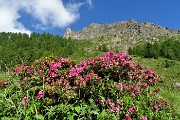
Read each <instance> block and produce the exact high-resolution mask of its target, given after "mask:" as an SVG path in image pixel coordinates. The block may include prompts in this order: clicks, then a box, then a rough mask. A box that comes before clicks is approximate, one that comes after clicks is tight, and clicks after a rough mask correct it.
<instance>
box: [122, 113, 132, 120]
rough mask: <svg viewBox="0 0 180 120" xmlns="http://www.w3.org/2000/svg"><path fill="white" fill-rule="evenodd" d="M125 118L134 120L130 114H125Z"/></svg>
mask: <svg viewBox="0 0 180 120" xmlns="http://www.w3.org/2000/svg"><path fill="white" fill-rule="evenodd" d="M124 118H125V120H132V119H131V117H130V116H129V115H128V114H125V116H124Z"/></svg>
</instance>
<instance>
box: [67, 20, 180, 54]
mask: <svg viewBox="0 0 180 120" xmlns="http://www.w3.org/2000/svg"><path fill="white" fill-rule="evenodd" d="M177 34H180V31H179V30H171V29H168V28H165V27H161V26H158V25H155V24H153V23H149V22H143V23H138V22H137V21H135V20H134V19H130V20H128V21H121V22H115V23H112V24H97V23H92V24H90V25H89V26H88V27H85V28H83V29H82V31H73V30H71V29H70V28H68V29H67V31H66V33H65V34H64V37H65V38H69V37H70V38H73V39H79V40H82V39H86V40H96V42H97V41H101V42H103V43H107V44H108V45H109V47H111V48H114V47H121V48H122V50H125V51H126V50H127V47H128V46H131V45H133V44H136V43H137V42H140V41H150V40H158V39H157V38H156V37H157V36H166V35H168V36H172V35H177Z"/></svg>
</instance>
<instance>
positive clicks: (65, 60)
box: [60, 57, 68, 63]
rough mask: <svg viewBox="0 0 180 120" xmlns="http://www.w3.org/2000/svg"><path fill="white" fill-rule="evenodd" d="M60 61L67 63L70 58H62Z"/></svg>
mask: <svg viewBox="0 0 180 120" xmlns="http://www.w3.org/2000/svg"><path fill="white" fill-rule="evenodd" d="M60 61H61V62H62V63H66V62H67V61H68V59H66V58H62V57H61V58H60Z"/></svg>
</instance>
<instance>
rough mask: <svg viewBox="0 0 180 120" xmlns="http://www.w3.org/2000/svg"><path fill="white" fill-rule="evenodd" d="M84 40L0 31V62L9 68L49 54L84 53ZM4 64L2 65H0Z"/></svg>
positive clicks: (45, 34)
mask: <svg viewBox="0 0 180 120" xmlns="http://www.w3.org/2000/svg"><path fill="white" fill-rule="evenodd" d="M86 44H87V42H86V41H78V40H73V39H65V38H63V37H62V36H59V35H52V34H49V33H44V34H38V33H35V32H34V33H32V34H31V35H30V36H29V35H28V34H22V33H5V32H1V33H0V61H1V62H0V63H3V64H5V65H6V66H8V67H9V68H11V67H14V66H15V65H17V64H21V63H22V62H25V61H28V62H33V61H35V60H36V59H40V58H41V57H48V56H50V55H54V56H61V57H69V56H71V55H73V54H77V53H78V54H79V55H84V54H85V51H83V49H84V46H85V45H86ZM0 66H4V65H0Z"/></svg>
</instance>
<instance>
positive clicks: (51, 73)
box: [48, 71, 57, 78]
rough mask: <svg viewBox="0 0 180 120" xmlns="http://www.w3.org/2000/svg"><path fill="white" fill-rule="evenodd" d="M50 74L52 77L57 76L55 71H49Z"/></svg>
mask: <svg viewBox="0 0 180 120" xmlns="http://www.w3.org/2000/svg"><path fill="white" fill-rule="evenodd" d="M48 74H49V76H50V77H53V78H54V77H57V74H56V73H54V72H51V71H49V72H48Z"/></svg>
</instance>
